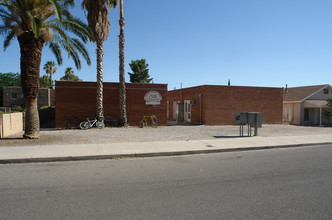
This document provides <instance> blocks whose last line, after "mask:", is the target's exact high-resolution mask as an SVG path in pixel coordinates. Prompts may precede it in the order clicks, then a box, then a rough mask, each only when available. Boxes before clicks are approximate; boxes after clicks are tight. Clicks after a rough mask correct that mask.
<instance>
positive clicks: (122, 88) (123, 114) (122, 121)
mask: <svg viewBox="0 0 332 220" xmlns="http://www.w3.org/2000/svg"><path fill="white" fill-rule="evenodd" d="M119 25H120V35H119V95H120V97H119V100H120V103H119V104H120V117H119V126H127V125H128V121H127V107H126V81H125V64H124V43H125V38H124V30H123V26H124V25H125V19H124V18H123V0H120V19H119Z"/></svg>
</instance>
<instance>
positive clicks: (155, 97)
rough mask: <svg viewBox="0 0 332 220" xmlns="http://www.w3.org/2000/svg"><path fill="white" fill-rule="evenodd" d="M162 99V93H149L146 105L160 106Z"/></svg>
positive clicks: (146, 95)
mask: <svg viewBox="0 0 332 220" xmlns="http://www.w3.org/2000/svg"><path fill="white" fill-rule="evenodd" d="M162 99H163V98H162V97H161V95H160V93H159V92H157V91H150V92H147V93H146V94H145V96H144V100H145V104H146V105H160V100H162Z"/></svg>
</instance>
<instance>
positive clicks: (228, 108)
mask: <svg viewBox="0 0 332 220" xmlns="http://www.w3.org/2000/svg"><path fill="white" fill-rule="evenodd" d="M180 92H181V91H180V90H174V91H169V92H168V101H169V102H170V103H171V102H173V101H180V94H181V93H180ZM200 93H201V94H202V123H203V124H208V125H217V124H234V120H235V119H234V117H235V113H240V112H262V115H263V123H282V100H283V97H282V89H281V88H267V87H245V86H209V85H205V86H198V87H192V88H186V89H182V94H183V95H182V96H183V100H195V99H196V100H197V104H196V105H193V106H192V123H199V114H200V110H199V108H200V105H199V103H200V102H199V101H200V98H199V94H200ZM170 114H171V112H170ZM169 118H171V117H169Z"/></svg>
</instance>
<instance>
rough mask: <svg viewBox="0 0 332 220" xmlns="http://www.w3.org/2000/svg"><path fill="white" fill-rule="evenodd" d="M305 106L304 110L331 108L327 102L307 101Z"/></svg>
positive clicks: (304, 103)
mask: <svg viewBox="0 0 332 220" xmlns="http://www.w3.org/2000/svg"><path fill="white" fill-rule="evenodd" d="M303 106H304V108H329V106H327V101H326V100H305V101H304V102H303Z"/></svg>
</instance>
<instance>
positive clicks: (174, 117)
mask: <svg viewBox="0 0 332 220" xmlns="http://www.w3.org/2000/svg"><path fill="white" fill-rule="evenodd" d="M177 107H178V104H177V102H173V118H172V119H173V120H176V117H177V112H178V111H177Z"/></svg>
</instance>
